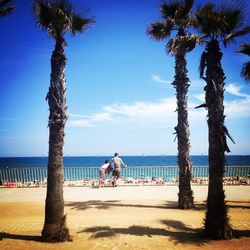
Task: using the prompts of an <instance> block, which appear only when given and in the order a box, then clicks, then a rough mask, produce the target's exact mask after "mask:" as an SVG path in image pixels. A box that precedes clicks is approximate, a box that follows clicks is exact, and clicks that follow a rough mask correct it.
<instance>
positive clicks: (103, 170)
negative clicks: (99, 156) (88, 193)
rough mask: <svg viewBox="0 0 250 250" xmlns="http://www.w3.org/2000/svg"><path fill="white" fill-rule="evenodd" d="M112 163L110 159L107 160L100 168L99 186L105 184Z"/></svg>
mask: <svg viewBox="0 0 250 250" xmlns="http://www.w3.org/2000/svg"><path fill="white" fill-rule="evenodd" d="M110 165H111V163H110V161H108V160H106V161H105V163H104V164H103V165H102V166H101V167H100V168H99V187H100V186H103V185H104V181H105V175H106V172H107V169H108V167H109V166H110Z"/></svg>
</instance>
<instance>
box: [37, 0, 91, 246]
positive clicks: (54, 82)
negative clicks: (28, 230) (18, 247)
mask: <svg viewBox="0 0 250 250" xmlns="http://www.w3.org/2000/svg"><path fill="white" fill-rule="evenodd" d="M33 12H34V15H35V17H36V22H37V24H38V25H39V27H40V28H41V29H43V30H46V31H47V32H48V34H49V36H51V37H52V38H53V39H54V40H55V49H54V51H53V53H52V56H51V75H50V87H49V91H48V94H47V97H46V100H47V101H48V104H49V111H50V114H49V122H48V127H49V157H48V178H47V196H46V205H45V221H44V227H43V230H42V237H43V239H44V240H45V241H49V242H63V241H69V240H71V237H70V235H69V230H68V228H67V226H66V224H65V220H66V216H65V215H64V199H63V181H64V175H63V144H64V127H65V123H66V120H67V105H66V80H65V66H66V56H65V53H64V47H65V46H66V41H65V38H64V35H65V34H66V33H67V32H70V33H71V34H72V35H77V34H79V33H82V32H83V31H84V30H86V28H88V27H89V25H90V24H91V23H92V22H93V21H94V20H93V19H92V18H88V17H87V16H84V17H82V16H80V15H79V14H78V13H76V12H75V10H74V7H73V5H72V4H71V3H70V2H69V1H67V0H34V2H33Z"/></svg>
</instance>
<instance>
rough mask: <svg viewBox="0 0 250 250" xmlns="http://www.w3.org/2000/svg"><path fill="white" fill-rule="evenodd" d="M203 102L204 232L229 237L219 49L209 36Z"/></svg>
mask: <svg viewBox="0 0 250 250" xmlns="http://www.w3.org/2000/svg"><path fill="white" fill-rule="evenodd" d="M206 54H207V55H206V64H207V71H206V77H205V80H206V83H207V85H206V87H205V91H206V105H207V108H208V133H209V138H208V139H209V157H208V160H209V186H208V197H207V212H206V218H205V234H206V235H207V236H208V237H209V238H212V239H230V238H232V228H231V227H230V225H229V219H228V216H227V207H226V204H225V193H224V190H223V174H224V164H225V156H224V153H225V151H228V152H229V149H228V147H227V144H226V137H225V129H226V128H225V126H224V106H223V101H224V85H225V84H224V80H225V75H224V72H223V69H222V67H221V59H222V53H221V51H220V47H219V43H218V41H217V40H212V41H211V42H209V43H208V44H207V47H206Z"/></svg>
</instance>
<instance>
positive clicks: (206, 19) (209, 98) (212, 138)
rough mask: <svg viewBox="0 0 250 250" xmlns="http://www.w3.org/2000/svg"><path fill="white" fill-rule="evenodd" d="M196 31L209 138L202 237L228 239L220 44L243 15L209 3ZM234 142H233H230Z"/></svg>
mask: <svg viewBox="0 0 250 250" xmlns="http://www.w3.org/2000/svg"><path fill="white" fill-rule="evenodd" d="M195 16H196V18H197V22H198V31H199V32H200V33H201V34H202V36H203V41H204V42H205V43H206V47H205V51H204V52H203V53H202V56H201V61H200V77H201V78H202V79H204V80H205V82H206V86H205V88H204V90H205V94H206V95H205V104H203V105H201V107H205V108H206V109H207V110H208V121H207V123H208V134H209V138H208V140H209V150H208V151H209V152H208V154H209V157H208V160H209V186H208V197H207V212H206V218H205V230H204V231H205V234H206V236H207V237H209V238H212V239H230V238H232V237H233V231H232V228H231V226H230V225H229V218H228V215H227V207H226V204H225V193H224V190H223V174H224V165H225V152H230V149H229V147H228V145H227V139H226V136H228V137H229V138H230V139H231V140H232V138H231V136H230V135H229V133H228V130H227V128H226V127H225V125H224V118H225V116H224V106H223V103H224V85H225V83H224V81H225V79H226V77H225V74H224V71H223V68H222V65H221V60H222V55H223V54H222V52H221V49H220V42H223V41H225V39H226V38H227V36H229V35H230V34H231V33H235V32H236V31H237V30H238V29H239V28H241V27H242V25H243V24H244V12H243V8H242V4H241V3H240V2H237V3H236V2H235V3H234V2H230V3H228V4H227V5H221V6H218V7H216V6H215V5H214V4H212V3H209V4H206V5H205V6H203V7H200V8H198V9H197V12H196V14H195ZM205 70H206V72H205V75H204V71H205ZM232 141H233V140H232Z"/></svg>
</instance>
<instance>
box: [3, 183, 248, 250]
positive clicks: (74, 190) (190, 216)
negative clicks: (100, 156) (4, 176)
mask: <svg viewBox="0 0 250 250" xmlns="http://www.w3.org/2000/svg"><path fill="white" fill-rule="evenodd" d="M207 188H208V186H206V185H199V186H198V185H193V186H192V189H193V191H194V198H195V204H196V207H195V208H194V209H192V210H185V211H183V210H179V209H176V207H177V194H178V186H177V185H169V186H167V185H164V186H118V187H116V188H112V187H104V188H91V187H64V200H65V213H66V214H67V224H68V227H69V230H70V233H71V235H72V236H73V242H67V243H60V244H50V243H44V242H41V238H40V235H41V229H42V226H43V220H44V202H45V196H46V188H45V187H38V188H35V187H34V188H0V209H1V213H0V239H1V240H0V249H15V250H16V249H18V250H21V249H27V250H31V249H41V250H52V249H53V250H58V249H60V250H61V249H67V250H72V249H74V250H75V249H76V250H80V249H81V250H94V249H95V250H97V249H98V250H99V249H106V250H110V249H119V250H123V249H130V250H131V249H144V250H146V249H147V250H171V249H185V250H186V249H188V250H191V249H192V250H193V249H201V248H202V249H211V250H212V249H213V250H215V249H220V250H221V249H229V250H232V249H240V250H241V249H243V250H247V249H249V245H250V213H249V211H250V210H249V209H250V186H225V194H226V200H227V205H228V208H229V217H230V223H231V225H232V227H233V228H234V230H235V233H236V236H237V238H234V239H232V240H230V241H212V240H207V239H204V238H203V237H202V227H203V219H204V215H205V200H206V196H207Z"/></svg>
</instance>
